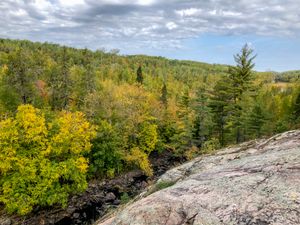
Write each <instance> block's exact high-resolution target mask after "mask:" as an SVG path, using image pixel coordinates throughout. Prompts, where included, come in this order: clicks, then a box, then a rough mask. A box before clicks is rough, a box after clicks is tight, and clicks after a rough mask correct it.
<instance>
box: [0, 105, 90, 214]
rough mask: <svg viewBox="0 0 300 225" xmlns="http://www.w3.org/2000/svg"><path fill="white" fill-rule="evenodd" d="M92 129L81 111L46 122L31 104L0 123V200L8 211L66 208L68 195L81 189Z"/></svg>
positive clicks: (22, 212) (65, 114) (84, 178)
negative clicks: (52, 207) (52, 206)
mask: <svg viewBox="0 0 300 225" xmlns="http://www.w3.org/2000/svg"><path fill="white" fill-rule="evenodd" d="M94 136H95V131H94V127H92V126H91V125H90V124H89V123H88V122H87V121H86V119H85V117H84V115H83V114H82V113H79V112H76V113H69V112H62V113H61V114H60V115H59V116H58V117H56V118H55V119H54V120H53V121H52V122H51V123H48V124H46V121H45V118H44V115H43V114H42V113H41V112H40V110H38V109H35V108H34V107H33V106H31V105H22V106H19V107H18V111H17V114H16V116H15V118H9V119H5V120H2V121H0V202H1V203H3V204H4V205H5V207H6V209H7V211H8V212H10V213H12V212H17V213H18V214H20V215H25V214H27V213H29V212H31V211H32V209H33V207H34V206H37V205H39V206H51V205H54V204H60V205H62V206H66V204H67V200H68V196H69V194H71V193H77V192H81V191H84V190H85V189H86V187H87V181H86V173H87V169H88V160H87V159H86V158H84V157H83V154H85V153H87V152H89V151H90V148H91V143H90V140H91V139H92V138H93V137H94Z"/></svg>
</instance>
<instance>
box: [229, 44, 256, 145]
mask: <svg viewBox="0 0 300 225" xmlns="http://www.w3.org/2000/svg"><path fill="white" fill-rule="evenodd" d="M252 54H253V50H252V49H251V48H249V46H248V45H247V44H246V45H245V46H244V47H243V48H242V50H241V53H239V54H237V55H235V56H234V60H235V62H236V64H237V65H236V66H235V67H229V79H230V82H229V84H228V85H229V86H230V90H229V91H230V92H231V93H232V105H231V110H230V111H231V112H230V120H229V121H230V125H231V126H232V128H233V130H234V133H235V134H234V135H235V140H236V143H239V142H241V141H243V140H244V136H243V133H242V121H241V115H242V110H243V109H242V107H241V102H242V97H243V94H244V93H245V92H247V91H249V90H250V89H251V81H252V69H253V68H254V66H255V64H254V63H253V60H254V59H255V57H256V55H254V56H253V55H252Z"/></svg>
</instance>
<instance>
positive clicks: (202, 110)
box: [193, 88, 213, 148]
mask: <svg viewBox="0 0 300 225" xmlns="http://www.w3.org/2000/svg"><path fill="white" fill-rule="evenodd" d="M207 103H208V97H207V95H206V93H205V89H203V88H200V89H199V90H198V91H197V95H196V99H195V105H194V110H195V114H196V118H195V121H194V129H193V139H194V142H195V144H196V146H197V147H200V148H201V146H202V144H203V143H204V142H205V141H206V140H207V139H208V138H209V136H210V133H211V129H212V125H213V124H212V118H211V112H210V108H209V107H208V104H207Z"/></svg>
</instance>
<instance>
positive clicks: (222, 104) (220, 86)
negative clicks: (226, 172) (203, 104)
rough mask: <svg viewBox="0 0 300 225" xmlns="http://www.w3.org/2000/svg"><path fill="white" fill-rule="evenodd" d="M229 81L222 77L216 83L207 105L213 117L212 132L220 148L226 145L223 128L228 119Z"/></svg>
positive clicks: (230, 97)
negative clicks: (216, 137)
mask: <svg viewBox="0 0 300 225" xmlns="http://www.w3.org/2000/svg"><path fill="white" fill-rule="evenodd" d="M229 81H230V80H229V79H228V77H223V78H222V79H221V80H219V81H218V82H217V83H216V85H215V86H214V89H213V92H212V96H211V98H210V101H209V105H208V106H209V108H210V109H211V112H212V116H213V121H214V131H215V133H216V135H217V136H218V139H219V142H220V144H221V146H224V145H225V143H226V140H225V126H226V122H227V117H228V106H229V105H230V99H232V96H231V93H230V91H229V90H230V87H229V86H228V82H229Z"/></svg>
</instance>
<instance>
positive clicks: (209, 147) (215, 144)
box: [201, 138, 221, 154]
mask: <svg viewBox="0 0 300 225" xmlns="http://www.w3.org/2000/svg"><path fill="white" fill-rule="evenodd" d="M220 147H221V145H220V142H219V140H218V139H217V138H212V139H210V140H208V141H205V142H204V143H203V145H202V148H201V152H202V153H205V154H206V153H212V152H214V151H216V150H217V149H219V148H220Z"/></svg>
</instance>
